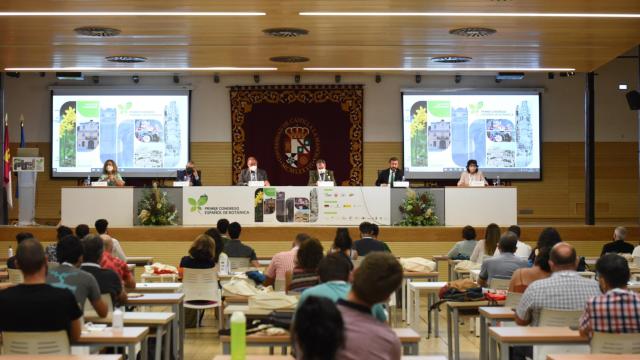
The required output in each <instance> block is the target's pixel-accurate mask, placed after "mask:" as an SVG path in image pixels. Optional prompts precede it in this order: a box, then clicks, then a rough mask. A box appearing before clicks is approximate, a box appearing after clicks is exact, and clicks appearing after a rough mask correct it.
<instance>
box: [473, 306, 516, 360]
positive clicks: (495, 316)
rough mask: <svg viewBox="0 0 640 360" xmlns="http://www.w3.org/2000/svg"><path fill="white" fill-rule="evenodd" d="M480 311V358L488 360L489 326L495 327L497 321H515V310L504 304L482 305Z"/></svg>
mask: <svg viewBox="0 0 640 360" xmlns="http://www.w3.org/2000/svg"><path fill="white" fill-rule="evenodd" d="M478 312H479V313H480V360H488V358H489V354H488V349H489V337H488V333H489V326H491V327H495V326H497V325H498V321H515V319H516V313H515V311H514V310H513V309H512V308H510V307H506V306H483V307H481V308H479V309H478Z"/></svg>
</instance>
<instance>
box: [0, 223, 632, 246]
mask: <svg viewBox="0 0 640 360" xmlns="http://www.w3.org/2000/svg"><path fill="white" fill-rule="evenodd" d="M552 226H554V227H555V228H556V229H558V231H559V232H560V234H561V235H562V238H563V239H564V240H566V241H569V242H578V241H602V242H604V241H610V240H611V237H612V234H613V230H614V228H615V226H614V225H593V226H588V225H566V224H564V225H562V224H558V225H552ZM545 227H546V226H542V225H522V226H521V228H522V240H523V241H525V242H529V243H535V242H536V240H537V238H538V234H540V232H541V231H542V229H544V228H545ZM206 229H207V227H196V226H149V227H144V226H134V227H122V228H110V229H109V231H110V233H111V235H112V236H114V237H116V238H117V239H118V240H120V241H122V242H165V241H166V242H180V241H185V242H190V241H192V240H193V239H194V238H195V237H196V236H197V235H199V234H201V233H202V232H204V231H205V230H206ZM335 229H336V227H335V226H313V227H311V226H310V227H303V226H243V228H242V235H241V239H245V240H247V241H250V242H279V241H283V242H289V241H292V240H293V238H294V237H295V235H296V234H298V233H301V232H305V233H308V234H309V235H311V236H313V237H317V238H318V239H320V240H321V241H323V242H328V241H331V240H332V239H333V236H334V234H335ZM349 229H350V232H351V236H352V237H353V238H354V239H357V238H358V228H357V227H349ZM627 229H628V230H629V233H628V236H627V237H628V239H629V241H630V242H632V243H634V244H635V243H637V242H638V239H639V238H640V226H639V225H630V226H627ZM503 230H504V229H503ZM22 231H28V232H31V233H33V234H34V235H35V236H36V238H38V239H40V241H42V242H52V241H55V227H53V226H26V227H18V226H2V227H0V241H2V242H5V241H13V239H15V235H16V234H17V233H19V232H22ZM476 231H477V233H478V239H482V238H483V236H484V228H480V227H476ZM461 232H462V228H461V227H451V226H446V227H445V226H432V227H399V226H382V227H380V236H379V237H380V239H382V240H384V241H386V242H389V243H394V242H402V243H406V242H409V243H413V242H454V241H458V240H460V237H461Z"/></svg>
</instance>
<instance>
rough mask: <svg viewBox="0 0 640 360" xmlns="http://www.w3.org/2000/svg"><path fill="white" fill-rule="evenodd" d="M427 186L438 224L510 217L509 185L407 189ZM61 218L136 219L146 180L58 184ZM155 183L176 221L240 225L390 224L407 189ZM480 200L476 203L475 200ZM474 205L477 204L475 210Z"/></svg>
mask: <svg viewBox="0 0 640 360" xmlns="http://www.w3.org/2000/svg"><path fill="white" fill-rule="evenodd" d="M411 190H412V191H414V192H416V193H417V194H422V193H429V194H430V196H431V197H432V199H433V201H434V205H435V206H434V207H435V208H434V209H433V211H434V212H435V214H436V215H437V216H438V218H439V220H440V224H441V225H447V226H464V225H477V226H486V224H489V223H492V222H494V223H497V224H498V225H512V224H516V223H517V202H518V193H517V188H515V187H504V186H499V187H484V188H465V187H445V188H417V189H411ZM61 191H62V194H61V217H62V223H63V224H64V225H67V226H75V225H78V224H93V222H94V221H95V220H96V219H100V218H106V219H108V220H109V224H110V225H111V226H112V227H129V226H135V225H139V222H138V215H139V213H138V212H139V209H138V205H139V203H140V201H141V200H142V199H143V198H145V197H148V196H150V195H152V192H153V191H154V189H152V188H135V187H65V188H62V190H61ZM157 191H159V192H160V193H161V195H163V196H166V199H167V200H168V201H169V202H170V203H171V204H173V205H174V206H175V208H176V211H177V215H178V219H179V220H178V221H179V222H178V224H176V225H185V226H198V225H199V226H209V225H211V224H215V223H216V222H217V221H218V220H219V219H221V218H228V219H233V221H238V222H240V223H241V224H243V225H285V226H287V225H288V226H315V225H320V226H322V225H332V226H349V225H352V226H353V225H358V224H360V223H361V222H363V221H370V222H373V223H376V224H379V225H394V224H396V223H398V221H400V220H401V219H402V214H400V211H399V205H400V204H402V202H403V201H404V199H405V198H406V196H407V192H408V189H404V188H388V187H367V186H364V187H358V186H340V187H337V186H336V187H315V186H271V187H248V186H198V187H184V188H179V187H165V188H158V189H157ZM480 204H481V205H482V206H479V205H480ZM479 209H480V210H479Z"/></svg>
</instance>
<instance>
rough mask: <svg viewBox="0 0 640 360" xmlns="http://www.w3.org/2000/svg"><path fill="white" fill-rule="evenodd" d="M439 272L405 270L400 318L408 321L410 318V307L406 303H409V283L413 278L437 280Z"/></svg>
mask: <svg viewBox="0 0 640 360" xmlns="http://www.w3.org/2000/svg"><path fill="white" fill-rule="evenodd" d="M439 276H440V274H439V273H438V272H437V271H435V272H422V271H405V272H404V273H403V277H402V320H406V321H407V322H409V321H410V320H409V319H411V318H412V316H411V308H410V307H409V306H408V305H406V304H411V293H410V292H409V284H410V283H411V282H412V281H415V280H418V279H420V280H423V281H438V277H439Z"/></svg>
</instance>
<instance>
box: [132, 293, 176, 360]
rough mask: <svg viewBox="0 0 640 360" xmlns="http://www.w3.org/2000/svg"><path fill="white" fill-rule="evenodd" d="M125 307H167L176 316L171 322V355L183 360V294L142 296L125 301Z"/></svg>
mask: <svg viewBox="0 0 640 360" xmlns="http://www.w3.org/2000/svg"><path fill="white" fill-rule="evenodd" d="M127 305H137V306H145V305H167V306H171V312H173V313H174V314H175V315H176V318H175V319H174V321H173V322H172V337H173V355H174V357H175V358H176V359H181V360H183V359H184V334H185V331H184V294H183V293H171V294H143V295H142V296H141V297H137V298H129V299H127Z"/></svg>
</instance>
